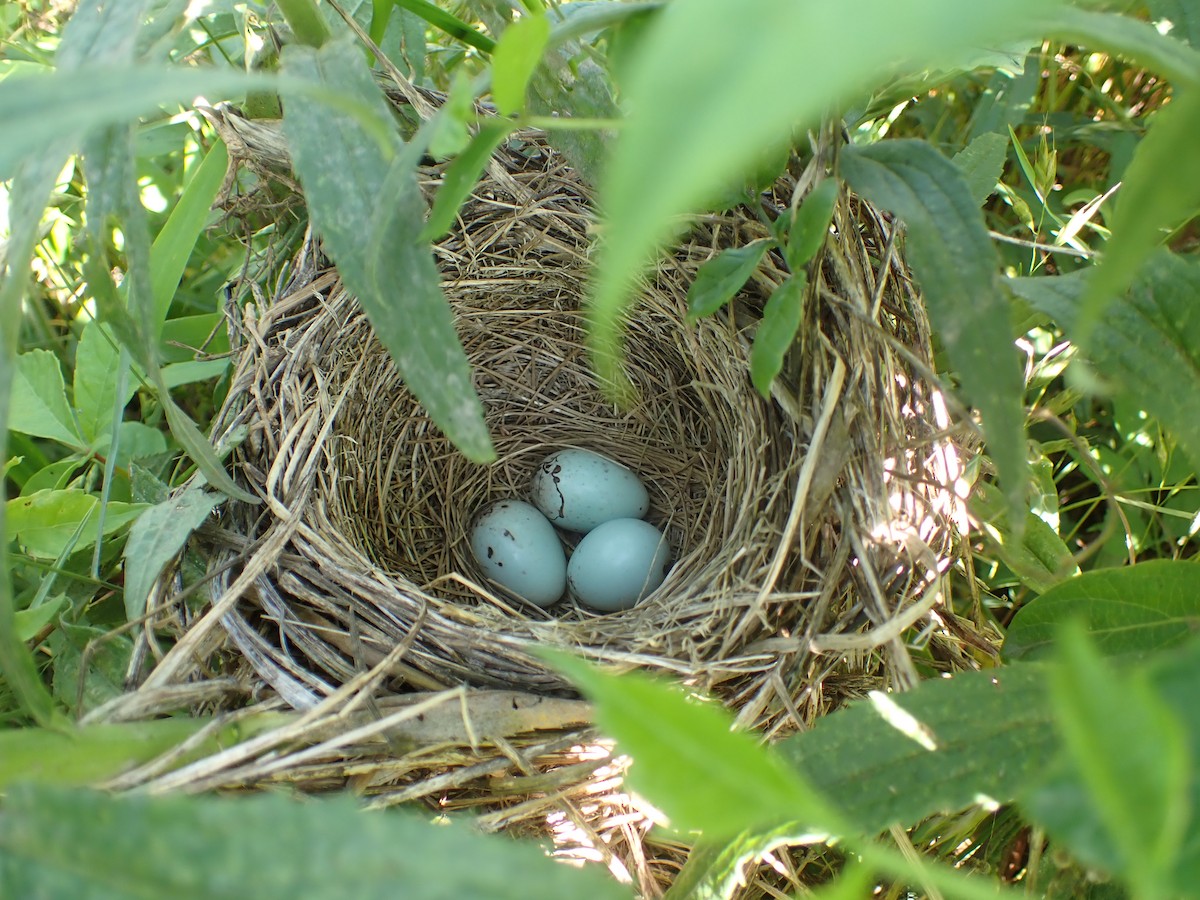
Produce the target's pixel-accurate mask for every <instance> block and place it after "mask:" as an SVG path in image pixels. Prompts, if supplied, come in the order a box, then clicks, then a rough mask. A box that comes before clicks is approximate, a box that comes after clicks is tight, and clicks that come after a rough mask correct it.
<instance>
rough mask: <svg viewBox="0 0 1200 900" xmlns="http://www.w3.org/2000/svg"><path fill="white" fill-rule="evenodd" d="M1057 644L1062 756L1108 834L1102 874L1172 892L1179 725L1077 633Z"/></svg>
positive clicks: (1142, 685) (1182, 806)
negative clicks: (1110, 850)
mask: <svg viewBox="0 0 1200 900" xmlns="http://www.w3.org/2000/svg"><path fill="white" fill-rule="evenodd" d="M1058 644H1059V652H1058V654H1057V664H1056V665H1055V666H1054V668H1053V670H1052V677H1051V679H1050V688H1051V690H1050V696H1051V700H1052V703H1053V707H1054V712H1055V716H1056V720H1057V722H1058V726H1059V728H1060V729H1061V732H1062V738H1063V743H1064V745H1065V747H1066V750H1067V754H1068V758H1069V760H1070V762H1071V764H1072V766H1073V768H1075V769H1076V770H1077V771H1078V772H1079V774H1080V776H1081V777H1082V781H1083V783H1084V784H1085V785H1086V786H1087V789H1088V792H1089V794H1090V799H1091V801H1092V802H1093V803H1094V805H1095V808H1096V810H1097V811H1098V812H1099V816H1100V820H1101V822H1102V823H1103V824H1104V827H1105V830H1106V831H1107V832H1108V834H1109V836H1110V837H1111V838H1112V842H1113V846H1114V849H1115V851H1116V855H1115V857H1114V858H1112V859H1110V860H1108V861H1107V864H1106V868H1108V869H1109V870H1111V871H1115V872H1118V873H1121V874H1123V875H1124V876H1125V877H1126V878H1127V879H1128V882H1129V883H1130V884H1133V885H1137V887H1138V890H1139V891H1140V892H1143V896H1147V897H1166V896H1170V895H1171V894H1173V893H1174V892H1173V891H1170V890H1168V887H1167V884H1168V881H1169V878H1170V874H1169V873H1171V871H1172V869H1173V868H1174V866H1175V863H1176V861H1177V860H1178V858H1179V852H1180V845H1181V843H1182V840H1183V837H1184V830H1185V828H1186V826H1187V823H1188V816H1189V809H1188V806H1189V803H1190V796H1189V795H1190V793H1191V790H1190V789H1191V787H1192V785H1191V784H1190V781H1189V780H1190V778H1191V762H1192V760H1191V753H1190V751H1189V748H1188V743H1187V740H1188V739H1187V735H1186V732H1185V729H1184V727H1183V724H1182V723H1181V721H1180V720H1179V718H1178V717H1177V716H1176V715H1175V713H1174V712H1173V711H1172V710H1171V709H1170V707H1169V706H1168V705H1167V704H1166V703H1165V702H1164V700H1163V699H1162V697H1161V696H1160V695H1159V693H1158V692H1156V691H1155V690H1154V689H1153V687H1152V685H1151V683H1150V681H1149V679H1148V678H1147V677H1146V676H1145V673H1143V672H1136V673H1133V674H1132V675H1129V674H1126V675H1125V676H1122V675H1120V674H1118V673H1117V672H1116V671H1114V670H1113V669H1112V668H1111V667H1110V665H1109V664H1108V663H1106V662H1105V661H1104V660H1103V659H1102V658H1101V656H1100V655H1099V653H1098V652H1097V651H1096V649H1095V648H1094V647H1093V646H1092V645H1091V644H1090V642H1089V641H1088V639H1087V636H1086V633H1085V632H1084V630H1083V628H1082V627H1080V626H1078V625H1074V626H1072V627H1069V628H1064V629H1062V630H1061V631H1060V634H1059V641H1058Z"/></svg>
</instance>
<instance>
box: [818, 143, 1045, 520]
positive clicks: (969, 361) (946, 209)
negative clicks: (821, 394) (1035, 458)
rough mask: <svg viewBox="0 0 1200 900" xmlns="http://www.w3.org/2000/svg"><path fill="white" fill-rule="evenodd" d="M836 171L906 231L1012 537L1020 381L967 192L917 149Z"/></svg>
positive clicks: (854, 161)
mask: <svg viewBox="0 0 1200 900" xmlns="http://www.w3.org/2000/svg"><path fill="white" fill-rule="evenodd" d="M841 167H842V174H843V175H844V176H845V178H846V180H847V181H848V182H849V183H850V185H851V186H852V187H853V188H854V189H855V191H857V192H858V193H859V194H861V195H863V196H864V197H866V198H867V199H869V200H871V201H873V202H875V203H877V204H879V205H880V206H883V207H885V208H887V209H890V210H891V211H892V212H894V213H896V215H898V216H900V217H901V218H902V219H903V220H904V222H905V225H906V226H907V228H908V236H907V239H906V248H907V250H908V261H909V263H910V265H911V266H912V268H913V272H914V273H915V274H916V276H917V280H918V281H919V282H920V283H921V290H922V292H923V294H924V296H925V302H926V306H927V308H928V310H929V318H930V320H931V321H932V323H933V325H934V328H935V329H936V331H937V332H938V334H939V335H940V336H941V338H942V341H943V342H944V344H945V347H946V354H947V356H949V358H950V362H951V363H952V364H953V366H954V370H955V373H956V374H957V375H958V376H959V377H960V378H961V379H962V384H963V388H964V390H965V391H966V393H967V397H968V400H969V401H970V402H971V403H973V404H974V405H975V406H977V407H978V408H979V410H980V412H981V413H982V417H983V426H984V431H985V433H986V434H987V439H988V450H989V453H990V455H991V457H992V459H994V460H995V462H996V468H997V469H998V470H999V472H1000V483H1001V486H1002V487H1003V488H1004V492H1005V494H1006V495H1007V497H1008V501H1009V508H1010V510H1011V511H1012V514H1013V519H1012V521H1013V522H1014V525H1015V526H1017V527H1018V529H1019V526H1020V525H1023V524H1024V516H1023V501H1024V490H1025V485H1026V482H1027V477H1026V476H1027V466H1026V460H1025V440H1024V421H1025V418H1024V414H1023V412H1022V408H1021V397H1022V393H1023V390H1024V381H1023V378H1022V375H1021V366H1020V358H1019V356H1018V353H1017V350H1016V347H1015V346H1014V345H1013V342H1012V340H1011V339H1010V338H1011V330H1012V326H1011V324H1010V319H1009V302H1008V297H1007V294H1006V292H1005V291H1004V290H1003V287H1002V285H1001V283H1000V280H999V274H998V270H999V261H998V259H997V257H996V253H995V250H994V249H993V247H992V244H991V240H990V239H989V238H988V233H987V228H986V227H985V226H984V223H983V217H982V215H981V214H980V212H979V209H978V207H977V205H976V203H975V201H974V200H973V199H972V198H971V192H970V189H969V188H968V186H967V184H966V182H965V181H964V180H963V177H962V175H961V174H959V171H958V169H957V168H956V167H955V165H954V164H953V163H952V162H950V160H948V159H946V158H945V157H944V156H942V155H941V154H940V153H938V152H937V150H935V149H934V148H933V147H932V146H931V145H930V144H928V143H926V142H924V141H914V140H896V141H884V142H882V143H879V144H874V145H870V146H865V147H848V148H846V151H845V152H844V153H843V154H842V157H841Z"/></svg>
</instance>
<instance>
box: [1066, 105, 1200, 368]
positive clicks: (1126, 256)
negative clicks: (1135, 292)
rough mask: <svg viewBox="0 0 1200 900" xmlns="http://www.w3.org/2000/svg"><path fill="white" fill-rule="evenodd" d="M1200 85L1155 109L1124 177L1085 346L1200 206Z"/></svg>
mask: <svg viewBox="0 0 1200 900" xmlns="http://www.w3.org/2000/svg"><path fill="white" fill-rule="evenodd" d="M1197 142H1200V87H1197V88H1195V89H1193V90H1189V91H1180V92H1177V93H1176V94H1175V96H1174V97H1173V98H1172V100H1171V102H1170V103H1168V104H1167V105H1166V106H1164V107H1163V108H1162V109H1161V110H1159V111H1158V112H1157V113H1155V115H1154V119H1153V120H1152V122H1151V125H1150V130H1149V131H1148V132H1147V133H1146V136H1145V137H1144V138H1142V140H1141V141H1140V142H1139V143H1138V147H1137V150H1136V151H1134V154H1133V160H1132V161H1131V162H1130V164H1129V167H1128V168H1127V169H1126V170H1125V175H1124V177H1123V178H1122V186H1121V192H1120V193H1119V194H1118V195H1117V206H1116V209H1115V210H1114V212H1113V217H1112V237H1111V238H1110V239H1109V241H1108V243H1107V244H1106V245H1105V247H1104V256H1103V258H1102V259H1101V261H1100V267H1099V269H1098V270H1097V272H1096V274H1095V276H1094V277H1093V278H1091V279H1090V280H1089V282H1088V292H1087V295H1086V296H1085V298H1084V313H1083V317H1082V319H1081V320H1080V322H1079V326H1078V327H1079V328H1080V329H1081V334H1080V335H1079V338H1078V339H1079V340H1080V341H1081V343H1083V344H1084V346H1085V347H1087V346H1088V345H1089V342H1090V336H1091V334H1092V332H1093V331H1094V329H1095V328H1097V327H1099V326H1100V323H1101V319H1102V316H1103V312H1104V310H1105V308H1106V307H1107V306H1108V305H1109V303H1110V302H1111V299H1112V298H1113V297H1115V296H1118V295H1120V294H1122V293H1124V292H1125V290H1126V289H1127V288H1129V286H1130V285H1131V284H1133V281H1134V278H1135V277H1136V275H1137V273H1138V270H1139V269H1140V268H1141V267H1142V265H1143V264H1144V263H1145V262H1146V260H1147V259H1148V258H1149V257H1150V255H1151V254H1152V253H1153V252H1154V250H1155V248H1156V247H1157V246H1158V245H1159V244H1161V243H1162V242H1163V240H1164V238H1165V237H1166V234H1167V232H1168V231H1171V230H1172V229H1175V228H1177V227H1179V226H1180V225H1182V224H1183V223H1184V222H1186V221H1187V220H1188V219H1190V218H1192V217H1193V216H1195V215H1196V213H1197V212H1198V211H1200V154H1197V153H1195V152H1193V150H1194V148H1195V147H1196V144H1197Z"/></svg>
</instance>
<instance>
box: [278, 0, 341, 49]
mask: <svg viewBox="0 0 1200 900" xmlns="http://www.w3.org/2000/svg"><path fill="white" fill-rule="evenodd" d="M279 10H280V12H282V13H283V17H284V18H285V19H287V23H288V26H289V27H290V28H291V29H292V33H293V34H295V35H296V40H298V41H299V42H300V43H302V44H306V45H307V46H309V47H317V48H320V47H321V46H322V45H323V44H324V43H325V42H326V41H327V40H329V38H330V37H331V36H332V35H331V32H330V31H329V26H328V25H326V24H325V19H324V18H322V17H321V11H320V10H319V9H317V0H279Z"/></svg>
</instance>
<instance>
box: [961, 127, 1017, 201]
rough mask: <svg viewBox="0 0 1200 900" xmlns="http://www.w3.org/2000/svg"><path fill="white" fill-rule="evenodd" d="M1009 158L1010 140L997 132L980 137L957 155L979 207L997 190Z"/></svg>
mask: <svg viewBox="0 0 1200 900" xmlns="http://www.w3.org/2000/svg"><path fill="white" fill-rule="evenodd" d="M1007 155H1008V138H1007V137H1005V136H1004V135H1002V134H997V133H996V132H994V131H991V132H987V133H986V134H981V135H979V136H978V137H976V138H975V139H974V140H972V141H971V143H969V144H967V146H965V147H963V148H962V150H960V151H959V152H958V153H956V154H955V155H954V160H953V162H954V164H955V165H956V166H958V168H959V171H960V172H962V175H963V178H964V179H966V182H967V187H968V188H970V190H971V196H972V197H973V198H974V200H975V205H976V206H983V204H984V203H985V202H987V198H988V197H990V196H991V195H992V193H993V192H994V191H995V190H996V182H998V181H999V180H1000V176H1001V175H1002V174H1003V172H1004V159H1005V157H1006V156H1007Z"/></svg>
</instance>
